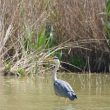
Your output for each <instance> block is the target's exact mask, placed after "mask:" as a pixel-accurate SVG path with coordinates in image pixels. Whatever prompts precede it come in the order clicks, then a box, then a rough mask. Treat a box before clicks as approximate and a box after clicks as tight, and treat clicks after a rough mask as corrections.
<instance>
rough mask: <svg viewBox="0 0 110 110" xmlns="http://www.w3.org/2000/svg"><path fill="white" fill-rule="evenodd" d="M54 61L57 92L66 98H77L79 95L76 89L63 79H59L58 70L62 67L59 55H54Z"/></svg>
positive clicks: (54, 83)
mask: <svg viewBox="0 0 110 110" xmlns="http://www.w3.org/2000/svg"><path fill="white" fill-rule="evenodd" d="M53 61H54V63H55V67H54V69H53V71H52V75H53V86H54V91H55V94H56V95H58V96H60V97H65V98H69V99H70V100H74V99H75V98H77V96H76V94H75V92H74V90H73V89H72V87H71V86H70V84H69V83H68V82H66V81H63V80H61V79H57V70H58V69H59V67H60V61H59V59H58V57H54V58H53Z"/></svg>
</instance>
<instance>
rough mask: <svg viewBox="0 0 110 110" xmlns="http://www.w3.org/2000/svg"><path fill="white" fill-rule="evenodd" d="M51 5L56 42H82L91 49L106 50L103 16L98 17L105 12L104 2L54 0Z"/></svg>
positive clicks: (103, 0) (100, 0) (94, 0)
mask: <svg viewBox="0 0 110 110" xmlns="http://www.w3.org/2000/svg"><path fill="white" fill-rule="evenodd" d="M53 4H54V8H53V10H54V14H53V16H54V17H55V19H54V20H53V19H52V21H53V24H54V28H55V31H56V33H57V39H58V42H63V41H65V40H68V39H71V41H72V42H78V43H80V41H84V43H85V46H86V47H89V48H91V49H101V50H104V49H106V50H107V46H106V43H105V42H106V39H105V33H104V29H103V24H102V19H104V16H101V15H100V13H102V12H104V11H105V0H63V1H61V0H54V3H53ZM102 39H103V40H102ZM90 40H91V43H90ZM93 40H94V41H95V42H93V43H92V41H93ZM88 41H89V43H90V44H89V43H88ZM95 47H96V48H95Z"/></svg>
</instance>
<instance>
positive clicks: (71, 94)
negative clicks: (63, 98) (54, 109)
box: [68, 92, 77, 100]
mask: <svg viewBox="0 0 110 110" xmlns="http://www.w3.org/2000/svg"><path fill="white" fill-rule="evenodd" d="M68 98H69V99H70V100H74V99H76V98H77V96H76V94H75V93H74V92H68Z"/></svg>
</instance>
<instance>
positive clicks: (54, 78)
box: [53, 66, 59, 81]
mask: <svg viewBox="0 0 110 110" xmlns="http://www.w3.org/2000/svg"><path fill="white" fill-rule="evenodd" d="M58 69H59V66H55V68H54V70H53V81H55V80H57V70H58Z"/></svg>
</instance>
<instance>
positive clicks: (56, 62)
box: [53, 56, 60, 66]
mask: <svg viewBox="0 0 110 110" xmlns="http://www.w3.org/2000/svg"><path fill="white" fill-rule="evenodd" d="M53 60H54V63H55V65H58V66H60V60H59V59H58V57H56V56H55V57H54V58H53Z"/></svg>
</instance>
